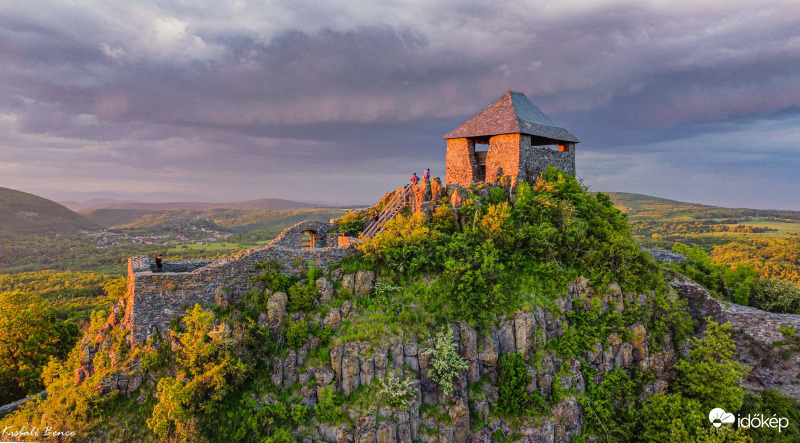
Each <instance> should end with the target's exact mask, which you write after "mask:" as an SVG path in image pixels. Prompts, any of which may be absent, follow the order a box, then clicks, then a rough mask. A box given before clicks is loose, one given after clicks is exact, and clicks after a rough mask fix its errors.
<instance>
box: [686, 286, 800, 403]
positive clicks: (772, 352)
mask: <svg viewBox="0 0 800 443" xmlns="http://www.w3.org/2000/svg"><path fill="white" fill-rule="evenodd" d="M671 286H672V287H673V288H674V289H675V290H676V291H677V292H678V293H679V294H680V295H681V297H683V298H685V299H686V300H687V301H688V302H689V310H690V312H691V314H692V317H694V318H695V319H697V320H698V321H700V322H701V323H703V322H705V320H706V319H707V318H709V317H711V318H712V319H713V320H714V321H716V322H717V323H726V322H730V324H731V326H732V327H733V333H734V334H733V338H734V342H735V343H736V355H735V359H736V360H738V361H739V362H741V363H743V364H745V365H747V366H750V367H751V368H752V369H751V371H750V373H749V374H748V376H747V378H745V380H744V382H743V383H742V385H743V386H745V387H746V388H748V389H752V390H755V391H760V390H762V389H777V390H778V391H780V392H781V393H782V394H783V395H787V396H789V397H794V398H796V399H800V352H796V351H792V349H793V347H795V349H796V347H797V346H800V337H787V336H786V335H784V334H783V333H782V332H781V331H780V330H779V329H778V328H780V327H787V326H788V327H791V328H794V330H795V331H797V332H800V315H791V314H773V313H771V312H766V311H761V310H759V309H755V308H749V307H747V306H740V305H737V304H735V303H727V302H723V301H720V300H717V299H715V298H714V297H712V296H711V294H709V292H708V291H707V290H706V289H705V288H703V287H702V286H700V285H699V284H697V283H695V282H693V281H691V280H689V279H687V278H685V277H678V278H676V279H675V280H674V281H673V282H672V283H671Z"/></svg>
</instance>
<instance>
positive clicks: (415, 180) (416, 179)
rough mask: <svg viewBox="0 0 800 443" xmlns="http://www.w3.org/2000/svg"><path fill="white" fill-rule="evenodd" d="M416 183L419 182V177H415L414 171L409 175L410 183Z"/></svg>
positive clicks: (415, 184)
mask: <svg viewBox="0 0 800 443" xmlns="http://www.w3.org/2000/svg"><path fill="white" fill-rule="evenodd" d="M417 183H419V177H417V173H416V172H415V173H413V174H412V175H411V184H412V185H414V186H417Z"/></svg>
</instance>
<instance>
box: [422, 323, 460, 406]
mask: <svg viewBox="0 0 800 443" xmlns="http://www.w3.org/2000/svg"><path fill="white" fill-rule="evenodd" d="M432 344H433V346H432V347H430V348H428V349H426V350H424V351H422V354H423V355H430V356H431V365H430V369H429V370H428V376H429V377H430V378H431V380H433V381H435V382H436V383H438V384H439V388H440V389H441V390H442V392H444V393H445V394H446V395H453V381H454V380H455V379H456V377H458V375H459V374H460V373H461V371H463V370H465V369H467V361H466V360H464V359H463V358H461V356H460V355H458V353H457V352H456V344H455V343H454V342H453V331H452V329H450V327H449V326H445V327H444V328H442V330H441V331H439V333H438V334H436V337H435V338H434V339H433V343H432Z"/></svg>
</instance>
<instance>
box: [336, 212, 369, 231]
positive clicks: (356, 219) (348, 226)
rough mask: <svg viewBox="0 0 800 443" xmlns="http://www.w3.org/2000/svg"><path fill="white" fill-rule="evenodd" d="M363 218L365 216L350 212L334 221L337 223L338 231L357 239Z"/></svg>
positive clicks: (362, 224)
mask: <svg viewBox="0 0 800 443" xmlns="http://www.w3.org/2000/svg"><path fill="white" fill-rule="evenodd" d="M364 217H366V214H365V213H362V212H360V211H350V212H348V213H347V214H345V215H343V216H341V217H339V219H338V220H337V221H336V222H337V223H339V231H340V232H342V233H344V234H347V235H349V236H351V237H357V236H358V234H359V233H360V232H361V229H363V226H364Z"/></svg>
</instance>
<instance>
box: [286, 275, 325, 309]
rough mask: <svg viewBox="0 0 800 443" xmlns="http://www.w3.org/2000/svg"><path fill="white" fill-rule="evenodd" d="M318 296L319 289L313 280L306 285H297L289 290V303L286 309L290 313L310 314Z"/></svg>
mask: <svg viewBox="0 0 800 443" xmlns="http://www.w3.org/2000/svg"><path fill="white" fill-rule="evenodd" d="M318 294H319V289H317V285H316V284H315V283H314V282H313V281H311V280H309V282H308V283H306V284H301V283H295V284H294V285H292V287H291V288H289V293H288V296H289V303H288V304H287V305H286V308H287V309H288V310H289V312H296V311H303V312H308V311H310V310H311V308H313V307H314V301H315V300H316V299H317V295H318Z"/></svg>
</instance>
